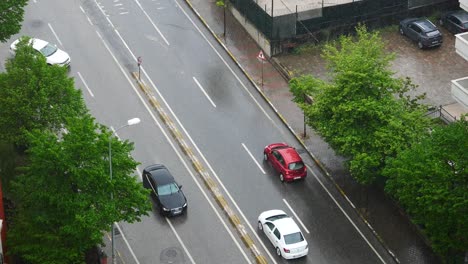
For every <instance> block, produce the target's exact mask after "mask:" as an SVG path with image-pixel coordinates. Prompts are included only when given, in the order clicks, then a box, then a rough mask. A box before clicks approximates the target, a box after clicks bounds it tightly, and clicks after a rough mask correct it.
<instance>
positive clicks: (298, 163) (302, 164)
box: [288, 161, 304, 170]
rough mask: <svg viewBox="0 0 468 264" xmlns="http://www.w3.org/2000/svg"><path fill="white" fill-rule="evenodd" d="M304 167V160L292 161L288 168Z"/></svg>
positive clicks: (297, 168)
mask: <svg viewBox="0 0 468 264" xmlns="http://www.w3.org/2000/svg"><path fill="white" fill-rule="evenodd" d="M302 168H304V163H302V161H298V162H291V163H289V165H288V169H290V170H300V169H302Z"/></svg>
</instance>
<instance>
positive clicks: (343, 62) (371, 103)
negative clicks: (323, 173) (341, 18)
mask: <svg viewBox="0 0 468 264" xmlns="http://www.w3.org/2000/svg"><path fill="white" fill-rule="evenodd" d="M322 55H323V57H324V59H325V60H326V62H327V66H328V69H329V73H330V77H331V81H329V82H327V81H324V80H320V79H317V78H315V77H313V76H310V75H309V76H300V77H298V78H293V79H292V80H291V81H290V87H291V92H292V93H293V95H294V101H295V102H297V103H298V104H299V106H300V107H301V108H302V109H303V110H304V113H305V115H306V118H307V123H308V124H309V125H310V126H311V127H313V128H314V129H315V130H316V131H317V132H318V133H319V134H320V135H321V136H322V137H323V138H324V139H325V140H326V141H327V142H328V143H329V144H330V145H331V146H332V147H333V148H334V149H335V150H336V151H337V152H338V153H340V154H341V155H344V156H346V157H348V158H349V161H348V165H349V169H350V172H351V174H352V175H353V176H354V177H355V178H356V179H357V180H358V181H359V182H360V183H364V184H369V183H372V182H373V181H374V180H375V179H376V177H378V176H379V175H380V174H381V173H380V172H381V170H382V168H383V167H384V165H385V160H386V158H387V157H392V156H395V155H396V153H398V152H399V151H401V150H402V149H405V148H407V147H408V146H409V145H410V144H411V143H412V142H414V141H418V140H419V138H420V137H421V136H422V135H423V134H424V133H425V131H426V129H427V128H428V125H429V120H428V119H426V118H423V113H424V111H425V108H424V107H423V106H420V105H419V104H418V102H417V101H418V100H419V99H421V98H423V96H420V97H416V98H409V97H407V96H405V94H406V92H407V91H409V90H411V89H414V88H415V86H414V85H413V84H412V83H411V81H410V80H409V79H401V78H395V77H394V73H393V72H392V71H391V70H389V66H390V62H391V61H392V60H393V58H394V55H393V54H386V53H385V51H384V42H383V41H382V39H381V37H380V35H379V33H378V32H373V33H371V32H368V31H367V29H366V28H365V26H358V27H357V28H356V36H342V37H340V39H339V41H338V42H337V43H332V44H327V45H325V47H324V48H323V51H322ZM304 95H310V96H312V97H313V99H314V102H313V103H312V104H308V103H306V102H305V100H304Z"/></svg>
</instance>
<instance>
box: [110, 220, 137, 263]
mask: <svg viewBox="0 0 468 264" xmlns="http://www.w3.org/2000/svg"><path fill="white" fill-rule="evenodd" d="M114 224H115V226H116V227H117V229H118V230H119V232H120V234H121V235H122V238H123V240H124V242H125V245H127V247H128V250H130V254H132V256H133V259H134V260H135V262H136V263H137V264H140V261H138V259H137V257H136V255H135V252H133V249H132V247H131V246H130V244H129V243H128V240H127V238H126V237H125V235H124V232H122V229H121V228H120V226H119V223H114Z"/></svg>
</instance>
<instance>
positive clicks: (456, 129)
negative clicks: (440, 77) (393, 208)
mask: <svg viewBox="0 0 468 264" xmlns="http://www.w3.org/2000/svg"><path fill="white" fill-rule="evenodd" d="M467 135H468V121H466V120H461V121H458V122H455V123H452V124H450V125H448V126H443V127H436V128H435V129H434V130H433V132H432V133H431V134H430V136H428V137H427V138H425V139H424V140H423V141H422V142H420V143H418V144H415V145H413V146H412V147H411V148H410V149H407V150H405V151H403V152H401V153H400V154H399V155H398V156H397V157H396V158H393V159H391V160H390V162H389V163H388V165H387V167H386V168H385V169H384V171H383V173H384V175H385V176H387V177H388V181H387V184H386V190H387V191H388V192H389V193H390V194H391V195H393V196H394V197H395V198H396V199H398V201H399V202H400V203H401V204H402V205H403V207H404V208H406V210H407V212H408V213H409V214H410V215H411V218H412V220H413V221H414V222H415V223H417V224H419V225H421V226H422V227H424V231H425V233H426V234H427V235H428V237H429V238H430V240H431V241H432V246H433V248H434V249H435V251H436V252H438V253H439V254H441V255H443V256H444V255H445V256H449V255H453V254H450V253H454V252H465V251H466V250H467V249H468V236H467V234H468V172H467V170H466V169H467V167H468V153H467V150H468V136H467Z"/></svg>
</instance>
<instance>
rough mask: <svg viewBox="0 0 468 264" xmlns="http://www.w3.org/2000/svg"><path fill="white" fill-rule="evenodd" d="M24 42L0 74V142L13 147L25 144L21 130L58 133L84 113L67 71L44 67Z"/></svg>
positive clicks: (41, 59) (84, 107) (27, 39)
mask: <svg viewBox="0 0 468 264" xmlns="http://www.w3.org/2000/svg"><path fill="white" fill-rule="evenodd" d="M0 5H1V4H0ZM28 43H29V38H27V37H24V38H22V40H21V41H20V43H19V44H18V47H17V50H16V54H15V56H14V57H13V58H11V59H8V60H7V62H6V72H4V73H0V87H1V89H0V106H1V107H0V131H1V132H0V139H2V140H5V141H6V142H12V143H15V144H17V145H24V144H26V141H25V136H24V133H25V131H31V130H33V129H52V130H54V131H58V130H59V129H60V128H61V127H62V126H63V124H64V123H65V122H66V118H67V117H70V116H75V115H82V114H84V113H86V112H87V111H88V110H87V109H86V106H85V104H84V101H83V99H82V97H81V91H80V90H77V89H75V87H74V83H73V79H72V78H70V77H68V75H67V68H65V67H59V66H51V65H47V63H46V61H45V58H44V57H43V56H37V52H36V51H35V50H34V49H33V48H32V47H31V46H30V45H29V44H28Z"/></svg>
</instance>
